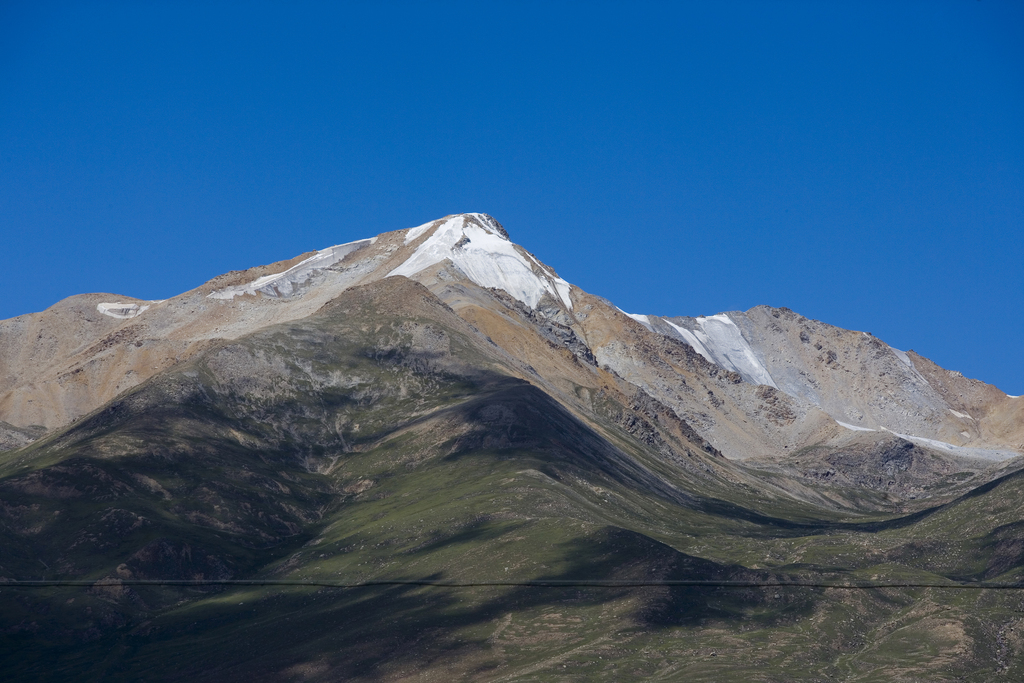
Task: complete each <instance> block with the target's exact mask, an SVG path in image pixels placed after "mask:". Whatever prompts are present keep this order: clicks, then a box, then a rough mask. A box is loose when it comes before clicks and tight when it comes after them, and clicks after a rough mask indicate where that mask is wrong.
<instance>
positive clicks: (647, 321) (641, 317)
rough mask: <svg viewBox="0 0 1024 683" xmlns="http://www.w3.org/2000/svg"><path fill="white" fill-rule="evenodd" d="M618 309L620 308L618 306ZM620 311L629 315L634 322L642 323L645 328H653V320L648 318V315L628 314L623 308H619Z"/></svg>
mask: <svg viewBox="0 0 1024 683" xmlns="http://www.w3.org/2000/svg"><path fill="white" fill-rule="evenodd" d="M616 308H618V306H616ZM619 311H621V312H622V313H625V314H626V315H628V316H629V317H630V318H632V319H633V320H635V321H637V322H638V323H640V324H641V325H643V326H644V327H646V328H648V329H650V327H651V319H650V318H648V317H647V316H646V315H642V314H640V313H626V312H625V311H623V310H622V309H621V308H619Z"/></svg>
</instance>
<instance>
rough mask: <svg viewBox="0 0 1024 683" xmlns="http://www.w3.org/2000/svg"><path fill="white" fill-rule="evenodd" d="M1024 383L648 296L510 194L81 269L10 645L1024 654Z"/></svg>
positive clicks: (984, 668) (82, 662)
mask: <svg viewBox="0 0 1024 683" xmlns="http://www.w3.org/2000/svg"><path fill="white" fill-rule="evenodd" d="M1022 406H1024V399H1019V398H1013V397H1008V396H1006V395H1005V394H1003V393H1002V392H1000V391H999V390H998V389H996V388H994V387H991V386H988V385H985V384H983V383H981V382H976V381H974V380H968V379H966V378H963V377H960V376H957V375H955V374H953V373H949V372H947V371H945V370H942V369H941V368H939V367H938V366H936V365H934V364H933V363H931V362H930V361H928V360H927V359H924V358H922V357H920V356H918V355H917V354H914V353H913V352H906V353H904V352H902V351H898V350H895V349H892V348H890V347H889V346H887V345H886V344H885V343H884V342H882V341H881V340H878V339H876V338H875V337H873V336H871V335H869V334H867V333H862V332H851V331H847V330H841V329H839V328H835V327H832V326H829V325H826V324H824V323H820V322H817V321H812V320H808V319H806V318H803V317H801V316H799V315H797V314H795V313H793V312H792V311H789V310H787V309H772V308H768V307H763V306H762V307H757V308H754V309H751V310H750V311H747V312H745V313H742V312H728V313H723V314H719V315H716V316H711V317H698V318H687V317H658V316H643V315H630V314H626V313H623V312H622V311H620V310H619V309H617V308H616V307H615V306H614V305H612V304H611V303H609V302H607V301H606V300H604V299H602V298H600V297H598V296H595V295H592V294H588V293H586V292H583V291H582V290H580V289H579V288H577V287H574V286H572V285H570V284H569V283H567V282H566V281H565V280H563V279H561V278H560V277H558V275H557V274H556V273H555V271H554V270H552V269H551V268H549V267H548V266H546V265H544V264H542V263H541V262H540V261H539V260H538V259H536V257H534V256H533V255H532V254H530V253H529V252H528V251H526V250H525V249H523V248H522V247H520V246H518V245H516V244H514V243H513V242H512V241H511V240H510V239H509V235H508V233H507V232H506V231H505V229H504V228H503V227H502V226H501V225H500V224H499V223H498V222H497V221H495V220H494V219H493V218H491V217H490V216H487V215H484V214H460V215H454V216H448V217H445V218H443V219H440V220H437V221H433V222H431V223H427V224H425V225H422V226H419V227H417V228H412V229H408V230H398V231H395V232H390V233H384V234H382V235H378V236H376V237H374V238H371V239H366V240H360V241H357V242H352V243H349V244H344V245H339V246H336V247H331V248H328V249H324V250H321V251H318V252H311V253H307V254H303V255H301V256H299V257H296V258H294V259H291V260H288V261H282V262H279V263H276V264H272V265H270V266H263V267H260V268H254V269H251V270H248V271H243V272H232V273H228V274H226V275H223V276H221V277H218V278H215V279H214V280H211V281H210V282H208V283H206V284H204V285H202V286H201V287H199V288H197V289H195V290H192V291H190V292H186V293H184V294H181V295H179V296H177V297H173V298H171V299H167V300H165V301H141V300H136V299H130V298H127V297H123V296H115V295H110V294H88V295H79V296H75V297H71V298H69V299H66V300H64V301H62V302H60V303H58V304H56V305H55V306H53V307H51V308H50V309H47V310H46V311H43V312H42V313H37V314H31V315H26V316H21V317H19V318H14V319H12V320H8V321H4V322H2V323H0V420H2V424H0V439H2V440H3V441H2V444H3V447H6V448H7V449H8V450H6V451H4V452H2V453H0V515H2V516H0V520H2V526H0V534H2V543H3V545H2V547H3V548H4V549H5V552H4V553H3V555H2V556H0V581H6V583H7V585H5V586H4V587H3V588H2V589H0V596H3V599H2V600H0V605H2V610H3V611H2V613H0V615H2V616H0V634H2V638H3V639H5V643H4V647H2V648H0V652H3V653H5V654H0V659H2V660H3V666H4V670H5V671H6V672H8V673H9V675H10V676H12V677H13V679H19V680H20V679H24V680H42V679H49V678H53V679H57V678H61V679H66V678H68V677H74V678H77V679H90V678H96V679H104V680H109V679H125V680H140V679H146V680H163V679H171V678H173V679H178V678H183V677H185V676H188V677H189V678H194V679H198V680H236V679H247V680H253V679H255V680H268V681H270V680H338V679H343V680H349V679H352V680H363V679H366V680H405V679H409V678H419V677H426V678H430V677H436V676H442V675H443V676H451V675H456V676H459V677H465V678H468V679H479V680H504V679H508V680H513V679H516V680H533V679H538V678H545V679H546V678H552V679H559V680H564V679H571V678H573V677H575V678H579V679H581V680H584V679H586V680H590V679H593V678H608V679H613V680H625V679H636V680H640V679H643V680H647V679H650V678H654V677H658V676H660V677H663V678H666V679H675V678H679V679H692V678H694V677H696V678H702V677H703V678H713V679H716V680H731V679H733V678H735V679H737V680H739V679H743V680H751V679H752V680H795V679H798V680H815V676H817V677H818V678H821V679H823V678H824V677H826V676H833V677H834V676H845V677H847V678H850V679H855V680H874V679H879V680H881V679H890V680H891V679H892V677H893V675H898V676H902V677H903V678H904V679H906V680H924V679H927V680H946V679H949V680H953V679H955V678H956V677H961V678H962V677H965V676H966V677H968V678H971V677H973V679H975V680H996V679H998V678H999V677H1004V676H1005V677H1007V678H1005V680H1013V679H1014V677H1016V676H1019V675H1020V673H1021V664H1020V662H1021V661H1022V660H1021V657H1020V652H1021V647H1022V642H1021V637H1020V636H1019V635H1016V634H1018V633H1024V631H1022V630H1021V629H1022V628H1024V624H1022V623H1019V622H1020V621H1021V619H1020V617H1019V613H1018V611H1017V610H1018V602H1019V598H1018V597H1016V593H1015V592H1014V591H1013V590H1006V589H989V588H984V587H983V586H984V585H986V584H985V582H990V583H991V582H997V583H998V584H999V585H1000V586H1005V585H1015V584H1016V583H1017V582H1019V581H1020V579H1021V569H1022V567H1024V541H1022V540H1021V537H1020V531H1021V528H1022V527H1021V524H1022V522H1021V519H1020V515H1019V512H1018V509H1019V508H1018V505H1017V503H1016V501H1017V500H1019V496H1020V494H1021V487H1022V486H1024V479H1022V478H1021V477H1022V476H1024V475H1022V474H1021V473H1020V469H1021V465H1022V464H1024V463H1022V462H1021V459H1020V457H1019V456H1020V455H1021V454H1022V453H1024V445H1022V444H1024V420H1022V419H1021V418H1022V415H1021V411H1022V410H1024V408H1022ZM43 578H45V579H49V580H51V581H61V580H64V581H68V580H77V581H84V582H86V583H87V584H88V585H87V586H84V587H82V586H68V585H65V586H54V585H45V586H29V585H26V584H24V583H23V582H24V581H25V580H31V579H43ZM167 581H178V582H191V583H189V584H187V585H171V584H167V583H166V582H167ZM225 581H228V582H230V581H235V582H241V583H234V584H231V583H224V582H225ZM365 581H378V582H379V581H392V582H399V583H393V584H392V585H374V586H366V587H361V588H338V587H334V586H332V585H328V584H339V583H342V584H351V583H358V582H365ZM403 581H404V582H409V581H412V582H416V581H420V582H422V581H428V582H429V581H434V582H448V583H451V582H461V583H463V584H468V585H465V586H463V587H461V588H454V587H437V586H434V587H429V586H422V585H415V583H401V582H403ZM595 581H596V582H598V583H600V582H606V583H607V582H609V581H611V582H618V583H616V584H615V585H610V586H609V585H603V586H602V585H594V582H595ZM19 582H20V583H19ZM160 582H164V583H160ZM217 582H220V583H217ZM245 582H249V583H248V584H246V583H245ZM274 582H285V584H281V583H274ZM538 582H541V583H543V584H544V585H538ZM864 582H868V584H864ZM871 582H875V583H874V584H872V583H871ZM878 582H882V583H886V582H888V585H889V587H876V584H878ZM979 582H980V583H979ZM480 584H484V585H480ZM673 584H676V585H673ZM681 584H686V585H681ZM780 584H786V585H785V586H782V585H780ZM840 584H841V585H843V586H848V585H852V584H857V585H864V587H863V588H834V587H833V588H826V587H825V586H826V585H840ZM906 584H913V586H908V585H906ZM939 584H941V585H944V586H953V588H943V587H937V586H938V585H939ZM915 586H916V587H915ZM929 586H931V587H929ZM908 643H912V644H913V645H912V646H908ZM812 672H814V673H812Z"/></svg>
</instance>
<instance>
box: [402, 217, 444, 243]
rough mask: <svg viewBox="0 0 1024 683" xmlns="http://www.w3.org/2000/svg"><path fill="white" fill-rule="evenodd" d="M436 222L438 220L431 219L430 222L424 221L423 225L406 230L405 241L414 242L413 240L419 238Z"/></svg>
mask: <svg viewBox="0 0 1024 683" xmlns="http://www.w3.org/2000/svg"><path fill="white" fill-rule="evenodd" d="M436 222H437V221H430V222H429V223H424V224H423V225H420V226H417V227H415V228H409V229H408V230H406V231H405V243H406V244H412V243H413V242H415V241H416V240H417V239H419V237H420V235H422V234H423V233H425V232H426V231H427V230H429V229H430V226H432V225H433V224H434V223H436Z"/></svg>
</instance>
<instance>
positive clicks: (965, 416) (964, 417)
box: [949, 408, 974, 420]
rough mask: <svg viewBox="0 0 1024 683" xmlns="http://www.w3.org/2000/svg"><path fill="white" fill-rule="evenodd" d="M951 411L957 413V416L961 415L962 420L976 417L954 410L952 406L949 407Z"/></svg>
mask: <svg viewBox="0 0 1024 683" xmlns="http://www.w3.org/2000/svg"><path fill="white" fill-rule="evenodd" d="M949 412H951V413H953V414H954V415H956V416H957V417H959V418H960V419H962V420H973V419H974V418H973V417H971V416H970V415H966V414H964V413H958V412H957V411H955V410H953V409H952V408H950V409H949Z"/></svg>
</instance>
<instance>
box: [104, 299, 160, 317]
mask: <svg viewBox="0 0 1024 683" xmlns="http://www.w3.org/2000/svg"><path fill="white" fill-rule="evenodd" d="M157 303H159V302H157ZM148 309H149V305H148V304H147V305H145V306H139V305H138V304H123V303H112V304H96V310H97V311H99V312H100V313H102V314H103V315H108V316H110V317H111V318H120V319H122V320H124V319H127V318H134V317H135V316H137V315H141V314H142V313H144V312H145V311H147V310H148Z"/></svg>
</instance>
